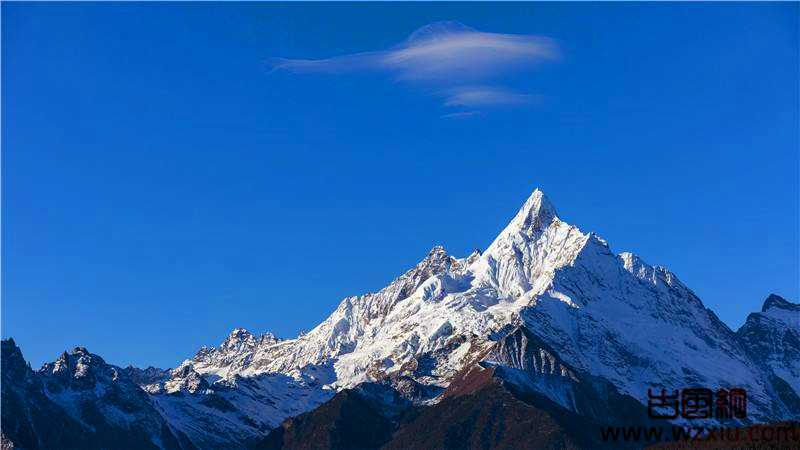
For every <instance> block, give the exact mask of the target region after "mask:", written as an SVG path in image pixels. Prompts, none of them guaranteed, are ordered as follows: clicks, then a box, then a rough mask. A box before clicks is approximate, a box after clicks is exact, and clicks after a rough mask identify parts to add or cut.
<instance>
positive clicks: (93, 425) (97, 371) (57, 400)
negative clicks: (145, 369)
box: [2, 339, 195, 449]
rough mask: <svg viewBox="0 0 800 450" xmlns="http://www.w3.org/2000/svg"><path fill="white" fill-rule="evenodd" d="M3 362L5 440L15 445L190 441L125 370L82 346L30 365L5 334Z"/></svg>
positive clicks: (178, 445) (174, 445)
mask: <svg viewBox="0 0 800 450" xmlns="http://www.w3.org/2000/svg"><path fill="white" fill-rule="evenodd" d="M2 362H3V364H2V431H3V445H4V446H5V445H7V444H9V442H8V441H9V440H10V441H11V442H12V443H13V445H14V446H16V447H19V448H45V449H49V448H70V449H71V448H76V449H77V448H83V449H95V448H96V449H101V448H118V449H159V448H160V449H193V448H195V446H194V445H193V444H192V443H191V442H190V441H189V440H188V439H187V438H186V436H185V435H183V434H182V433H180V432H179V431H177V430H175V429H173V428H172V427H171V426H170V424H169V423H168V422H167V421H166V420H165V418H164V417H163V415H162V414H160V413H159V412H158V411H157V408H156V406H155V405H154V403H153V401H152V400H151V399H150V398H149V396H148V395H147V393H145V392H144V391H142V390H141V389H140V388H139V387H138V386H137V385H136V384H135V383H134V382H133V381H132V380H131V379H130V378H129V377H128V376H127V375H126V373H125V371H124V370H123V369H120V368H118V367H115V366H112V365H109V364H107V363H106V362H105V361H103V359H102V358H100V357H99V356H97V355H93V354H91V353H89V352H87V351H86V349H84V348H81V347H78V348H76V349H75V350H73V351H72V352H70V353H67V352H64V353H63V354H62V355H61V356H60V357H59V358H58V359H57V360H56V361H55V362H52V363H47V364H45V365H44V366H43V367H42V368H41V369H40V370H38V371H33V370H32V369H31V368H30V366H29V365H28V364H27V363H26V362H25V360H24V359H23V357H22V352H21V351H20V349H19V348H18V347H17V346H16V344H15V343H14V341H13V340H11V339H8V340H4V341H3V343H2ZM4 448H6V447H4ZM11 448H14V447H11Z"/></svg>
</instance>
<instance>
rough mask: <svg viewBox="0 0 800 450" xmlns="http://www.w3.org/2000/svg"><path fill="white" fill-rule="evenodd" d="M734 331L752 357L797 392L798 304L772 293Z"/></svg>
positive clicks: (799, 355) (799, 384) (799, 387)
mask: <svg viewBox="0 0 800 450" xmlns="http://www.w3.org/2000/svg"><path fill="white" fill-rule="evenodd" d="M736 334H737V335H738V336H739V337H740V339H741V340H742V341H743V342H744V343H745V346H746V347H747V349H748V350H749V351H750V354H751V355H753V358H754V359H756V360H757V361H758V362H759V363H762V364H764V365H766V366H768V367H770V368H771V369H772V370H773V372H774V373H775V375H777V376H778V377H780V378H781V379H782V380H783V381H785V382H786V383H788V384H789V386H791V388H792V389H793V390H794V391H795V393H797V394H798V395H800V304H797V303H791V302H789V301H787V300H785V299H783V298H781V297H779V296H777V295H775V294H772V295H770V296H769V297H767V300H766V301H764V306H763V307H762V308H761V312H756V313H752V314H750V315H749V316H748V317H747V321H746V322H745V324H744V325H742V327H741V328H739V329H738V330H737V331H736Z"/></svg>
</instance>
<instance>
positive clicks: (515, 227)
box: [147, 190, 798, 442]
mask: <svg viewBox="0 0 800 450" xmlns="http://www.w3.org/2000/svg"><path fill="white" fill-rule="evenodd" d="M509 325H514V326H524V327H525V328H526V329H527V330H528V331H529V332H530V333H531V334H532V335H534V336H536V338H537V339H538V340H539V341H541V342H542V343H544V344H545V345H547V346H548V348H550V349H552V350H553V352H555V353H556V354H557V355H558V358H559V360H560V361H563V362H564V363H565V364H567V365H568V366H569V367H571V368H573V369H574V370H575V371H577V372H579V373H580V374H586V375H590V376H592V377H597V378H600V379H603V380H606V381H608V382H610V383H611V384H613V385H614V386H616V388H617V389H618V390H619V391H620V392H621V393H622V394H628V395H630V396H632V397H634V398H636V399H638V400H639V401H641V402H644V403H646V400H647V397H646V396H647V389H648V388H665V389H682V388H686V387H692V386H703V387H709V388H712V389H716V388H720V387H742V388H745V389H747V391H748V394H749V395H750V398H751V406H750V410H749V412H750V413H751V419H752V420H754V421H773V420H776V419H786V418H788V417H796V415H797V414H798V411H796V410H795V409H792V406H791V405H787V404H786V403H785V402H784V401H782V400H781V399H780V396H779V395H778V393H777V392H776V386H774V383H773V382H772V381H771V378H770V369H769V368H766V369H765V368H764V367H762V366H761V365H759V364H758V363H757V361H755V360H754V359H753V357H752V356H751V355H750V353H749V352H748V351H747V349H746V348H745V347H744V346H743V345H742V343H741V342H740V341H739V339H738V338H737V337H736V335H735V334H734V333H733V332H732V331H731V330H730V329H728V328H727V327H726V326H725V325H724V324H723V323H721V322H720V321H719V320H718V319H717V317H716V316H715V315H714V314H713V313H712V312H710V311H709V310H707V309H706V308H705V307H704V306H703V304H702V302H701V301H700V300H699V299H698V298H697V297H696V296H695V295H694V294H693V293H692V292H691V290H689V289H688V288H687V287H686V286H684V285H683V284H682V283H681V282H680V281H679V280H678V279H677V277H675V275H673V274H672V273H670V272H669V271H667V270H666V269H664V268H661V267H652V266H649V265H647V264H646V263H644V262H643V261H642V260H641V259H639V258H638V257H636V256H635V255H632V254H630V253H622V254H620V255H615V254H613V253H612V252H611V251H610V249H609V246H608V244H607V243H606V242H605V241H604V240H602V239H601V238H599V237H597V236H596V235H594V234H592V233H584V232H582V231H581V230H580V229H578V228H577V227H575V226H573V225H570V224H568V223H566V222H564V221H562V220H561V219H560V218H559V217H558V215H557V213H556V210H555V208H554V207H553V205H552V204H551V203H550V202H549V201H548V199H547V198H546V197H545V196H544V194H543V193H542V192H541V191H539V190H536V191H534V192H533V194H532V195H531V196H530V198H528V200H527V201H526V202H525V204H524V205H523V207H522V208H521V209H520V210H519V212H518V213H517V215H516V216H515V217H514V218H513V219H512V221H511V222H510V223H509V225H508V226H507V227H506V228H505V229H504V230H503V231H502V232H501V233H500V234H499V235H498V236H497V238H496V239H495V240H494V242H492V244H491V245H490V246H489V248H488V249H487V250H486V251H485V252H484V253H482V254H481V253H479V252H475V253H473V254H472V255H469V256H468V257H465V258H454V257H452V256H450V255H448V254H447V252H446V251H445V250H444V248H442V247H434V248H433V249H432V250H431V251H430V253H429V254H428V255H427V256H426V257H425V258H424V259H423V260H422V261H421V262H420V263H419V264H417V265H416V266H415V267H414V268H412V269H411V270H409V271H408V272H406V273H405V274H403V275H401V276H400V277H399V278H397V279H396V280H394V281H393V282H392V283H390V284H389V285H388V286H387V287H385V288H384V289H382V290H380V291H379V292H377V293H368V294H365V295H362V296H357V297H348V298H346V299H344V300H343V301H342V302H341V303H340V304H339V306H338V307H337V308H336V310H335V311H334V312H333V313H332V314H331V315H330V316H329V317H328V318H327V319H326V320H325V321H323V322H322V323H321V324H319V325H318V326H317V327H316V328H314V329H313V330H311V331H310V332H309V333H307V334H305V335H302V336H299V337H298V338H296V339H288V340H279V339H276V338H275V337H274V336H272V335H270V334H266V335H263V336H260V337H256V336H254V335H252V334H250V333H249V332H246V331H245V330H241V329H237V330H234V332H233V333H232V334H231V336H230V337H229V338H228V339H227V340H226V341H225V342H224V343H223V344H222V345H221V346H220V347H218V348H214V349H209V348H203V349H201V350H200V351H199V352H198V353H197V355H195V356H194V357H193V358H192V359H189V360H186V361H184V362H183V363H182V364H181V366H180V367H178V368H177V369H175V370H174V371H173V372H172V377H171V379H170V380H168V381H166V382H162V383H160V384H157V385H156V386H148V387H147V390H148V391H150V392H151V393H152V394H153V395H154V396H155V397H156V400H157V402H158V404H159V405H162V406H163V407H164V409H165V411H166V414H167V416H168V417H175V419H174V420H175V421H176V422H180V424H179V425H178V427H179V428H180V429H181V430H182V431H184V432H186V433H187V434H188V435H189V436H194V437H196V439H198V440H202V439H206V437H207V435H208V434H209V431H208V425H206V424H205V422H204V421H205V420H206V419H205V415H206V414H212V413H213V414H215V415H217V416H219V415H220V414H222V413H220V412H217V411H208V410H207V406H202V402H203V401H204V400H203V396H205V395H210V394H207V393H208V392H209V391H211V392H213V393H214V394H215V395H217V396H219V397H223V398H225V399H226V400H227V401H228V402H229V403H231V404H233V405H237V407H236V412H235V413H231V412H226V413H224V414H222V416H223V417H225V421H222V423H227V424H229V426H228V425H226V426H224V427H223V429H222V430H217V431H213V432H212V434H213V433H218V434H220V435H223V434H225V433H229V432H232V431H233V430H237V429H239V430H240V433H241V434H242V435H252V434H256V433H258V432H259V430H261V429H263V428H268V427H272V426H274V425H275V424H276V423H277V422H279V421H280V420H281V419H282V418H285V417H289V416H290V415H293V414H296V413H297V412H298V411H301V410H302V409H303V408H308V409H310V408H313V407H314V406H316V405H317V404H319V403H320V402H322V401H324V400H326V399H327V398H329V397H330V396H331V395H332V393H333V391H335V390H338V389H342V388H346V387H352V386H355V385H357V384H359V383H361V382H364V381H377V380H389V381H390V382H392V383H394V385H395V386H397V387H398V389H400V390H401V391H403V392H406V393H407V394H408V395H409V396H411V397H413V398H415V399H416V400H419V401H424V402H430V401H436V398H435V397H436V395H437V394H438V393H440V392H441V391H442V390H443V389H444V388H445V387H446V386H447V385H448V383H449V382H450V380H451V379H452V377H453V376H454V375H455V374H456V373H457V372H458V371H459V370H460V369H461V368H462V367H464V365H465V364H467V363H473V362H474V361H475V359H476V358H477V357H478V356H479V355H482V354H485V353H486V351H487V349H489V348H491V347H492V346H493V345H494V343H493V338H496V337H497V336H498V335H499V334H502V333H504V332H507V331H508V330H509V327H508V326H509ZM201 381H202V382H205V385H202V384H201ZM192 386H194V387H192ZM179 393H184V395H183V396H181V395H176V394H179ZM546 394H547V393H545V395H546ZM553 400H554V401H558V399H553ZM240 404H242V405H245V404H247V405H252V406H247V407H238V405H240ZM258 405H267V407H266V408H259V407H258ZM241 430H243V431H241ZM196 442H199V441H196Z"/></svg>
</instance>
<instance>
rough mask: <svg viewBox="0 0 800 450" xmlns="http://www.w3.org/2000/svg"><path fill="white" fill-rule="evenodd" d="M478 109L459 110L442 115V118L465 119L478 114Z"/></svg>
mask: <svg viewBox="0 0 800 450" xmlns="http://www.w3.org/2000/svg"><path fill="white" fill-rule="evenodd" d="M480 114H481V113H480V111H459V112H454V113H450V114H444V115H442V119H466V118H468V117H475V116H479V115H480Z"/></svg>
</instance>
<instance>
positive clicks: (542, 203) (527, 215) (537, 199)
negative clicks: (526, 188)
mask: <svg viewBox="0 0 800 450" xmlns="http://www.w3.org/2000/svg"><path fill="white" fill-rule="evenodd" d="M556 217H557V214H556V208H555V206H553V204H552V203H551V202H550V200H549V199H548V198H547V196H546V195H544V192H542V191H541V190H540V189H538V188H537V189H534V191H533V193H532V194H531V195H530V197H528V200H526V201H525V204H523V205H522V208H520V210H519V212H517V215H516V216H514V219H513V220H512V221H511V223H510V224H509V226H508V228H506V229H513V230H514V231H521V232H527V233H530V232H532V231H536V230H539V229H542V228H544V227H546V226H547V225H550V222H552V221H553V219H554V218H556Z"/></svg>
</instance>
